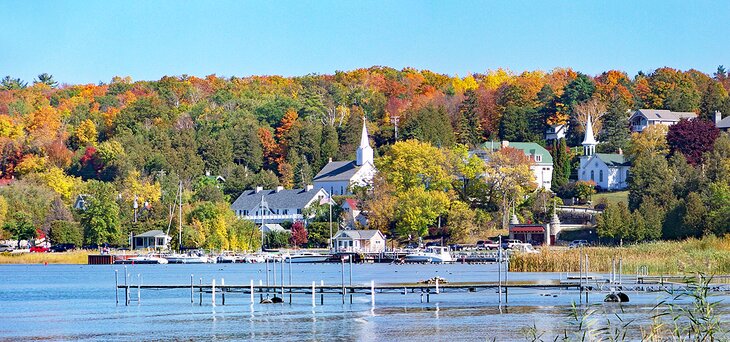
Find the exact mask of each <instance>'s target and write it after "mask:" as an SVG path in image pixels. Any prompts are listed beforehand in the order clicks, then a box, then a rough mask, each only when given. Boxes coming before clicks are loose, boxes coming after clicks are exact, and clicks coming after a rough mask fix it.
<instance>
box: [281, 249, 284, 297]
mask: <svg viewBox="0 0 730 342" xmlns="http://www.w3.org/2000/svg"><path fill="white" fill-rule="evenodd" d="M280 273H281V302H282V303H283V302H284V257H282V258H281V272H280Z"/></svg>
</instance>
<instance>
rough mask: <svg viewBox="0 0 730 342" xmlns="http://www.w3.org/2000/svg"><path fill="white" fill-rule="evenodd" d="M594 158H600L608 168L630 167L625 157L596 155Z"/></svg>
mask: <svg viewBox="0 0 730 342" xmlns="http://www.w3.org/2000/svg"><path fill="white" fill-rule="evenodd" d="M596 157H598V158H600V159H601V160H602V161H603V162H604V163H606V165H608V166H625V165H630V163H629V161H628V160H627V159H626V156H624V155H623V154H617V153H596Z"/></svg>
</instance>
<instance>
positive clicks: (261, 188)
mask: <svg viewBox="0 0 730 342" xmlns="http://www.w3.org/2000/svg"><path fill="white" fill-rule="evenodd" d="M263 190H264V187H262V186H257V187H256V192H255V193H257V194H258V193H259V192H261V191H263Z"/></svg>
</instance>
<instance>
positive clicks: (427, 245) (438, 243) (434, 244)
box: [426, 241, 441, 247]
mask: <svg viewBox="0 0 730 342" xmlns="http://www.w3.org/2000/svg"><path fill="white" fill-rule="evenodd" d="M431 246H441V242H439V241H431V242H427V243H426V247H431Z"/></svg>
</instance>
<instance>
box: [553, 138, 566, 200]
mask: <svg viewBox="0 0 730 342" xmlns="http://www.w3.org/2000/svg"><path fill="white" fill-rule="evenodd" d="M551 153H552V155H553V181H552V190H553V191H557V190H558V189H560V187H562V186H565V185H566V184H568V179H569V178H570V150H569V149H568V146H567V145H566V143H565V139H563V138H561V139H559V140H557V141H553V148H552V151H551Z"/></svg>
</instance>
